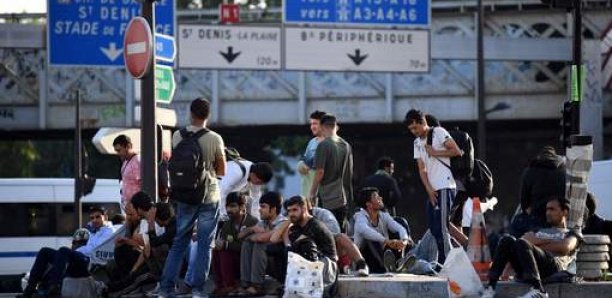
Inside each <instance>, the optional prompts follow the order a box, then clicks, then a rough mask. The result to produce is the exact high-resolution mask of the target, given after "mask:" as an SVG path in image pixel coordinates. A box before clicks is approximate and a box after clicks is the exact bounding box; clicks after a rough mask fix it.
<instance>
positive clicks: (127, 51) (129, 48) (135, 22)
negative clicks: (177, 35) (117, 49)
mask: <svg viewBox="0 0 612 298" xmlns="http://www.w3.org/2000/svg"><path fill="white" fill-rule="evenodd" d="M123 49H124V51H123V58H124V60H125V68H126V69H127V71H128V72H129V73H130V74H131V75H132V76H133V77H134V78H136V79H140V78H142V77H143V76H145V75H146V74H147V71H148V70H149V66H150V65H151V63H152V61H153V37H152V34H151V28H149V22H147V20H146V19H145V18H143V17H134V18H133V19H132V20H131V21H130V23H129V24H128V27H127V30H126V32H125V38H124V39H123Z"/></svg>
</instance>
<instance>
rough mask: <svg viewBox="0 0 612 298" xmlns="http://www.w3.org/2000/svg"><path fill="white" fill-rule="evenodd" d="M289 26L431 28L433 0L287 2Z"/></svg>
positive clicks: (286, 9)
mask: <svg viewBox="0 0 612 298" xmlns="http://www.w3.org/2000/svg"><path fill="white" fill-rule="evenodd" d="M283 7H284V11H283V20H284V22H285V23H301V24H304V23H328V24H330V23H333V24H335V25H338V24H351V25H357V24H360V25H382V26H411V27H421V28H428V27H429V24H430V22H431V5H430V0H308V1H304V0H301V1H299V0H285V1H284V3H283Z"/></svg>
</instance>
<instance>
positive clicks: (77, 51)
mask: <svg viewBox="0 0 612 298" xmlns="http://www.w3.org/2000/svg"><path fill="white" fill-rule="evenodd" d="M47 7H48V11H49V14H48V22H47V24H48V25H47V38H48V40H47V52H48V55H49V60H48V61H49V64H51V65H64V66H107V67H124V63H123V35H124V34H125V30H126V29H127V25H128V23H129V22H130V20H131V19H132V18H133V17H135V16H139V15H141V7H140V2H139V1H137V0H48V6H47ZM174 11H175V0H159V1H158V2H156V7H155V22H156V26H155V32H158V33H162V34H166V35H174V31H175V21H174V20H175V18H174Z"/></svg>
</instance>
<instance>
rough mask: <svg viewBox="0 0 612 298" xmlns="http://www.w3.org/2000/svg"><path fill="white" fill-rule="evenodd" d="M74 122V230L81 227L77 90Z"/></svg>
mask: <svg viewBox="0 0 612 298" xmlns="http://www.w3.org/2000/svg"><path fill="white" fill-rule="evenodd" d="M75 107H76V111H75V121H74V224H75V229H78V228H80V227H81V223H82V222H83V205H82V204H81V196H82V195H83V187H82V186H81V185H82V182H83V173H82V172H83V156H82V153H83V151H82V146H83V144H82V139H81V94H80V92H79V90H77V91H76V94H75Z"/></svg>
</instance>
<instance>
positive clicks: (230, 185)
mask: <svg viewBox="0 0 612 298" xmlns="http://www.w3.org/2000/svg"><path fill="white" fill-rule="evenodd" d="M273 175H274V172H273V169H272V165H270V164H269V163H267V162H258V163H253V162H251V161H248V160H246V159H236V160H231V161H228V162H227V170H226V171H225V176H224V177H223V179H221V182H220V184H221V185H220V186H221V202H220V203H219V211H220V215H221V218H222V219H225V218H227V211H226V210H225V198H226V197H227V195H228V194H230V193H232V192H242V193H246V194H248V201H247V212H248V213H249V214H250V215H252V216H254V217H256V218H259V198H260V197H261V189H262V186H263V185H265V184H266V183H268V182H270V180H272V176H273Z"/></svg>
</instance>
